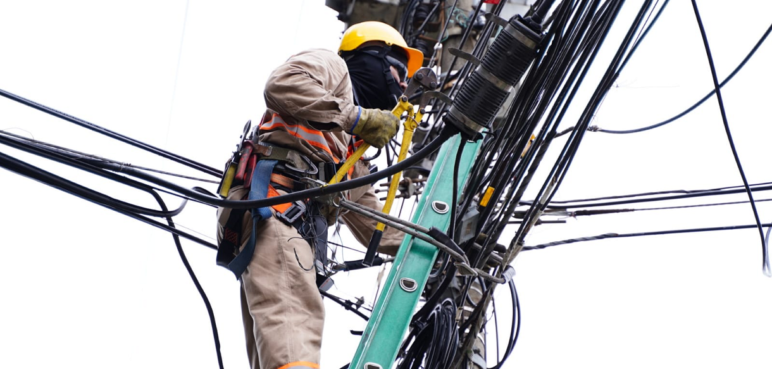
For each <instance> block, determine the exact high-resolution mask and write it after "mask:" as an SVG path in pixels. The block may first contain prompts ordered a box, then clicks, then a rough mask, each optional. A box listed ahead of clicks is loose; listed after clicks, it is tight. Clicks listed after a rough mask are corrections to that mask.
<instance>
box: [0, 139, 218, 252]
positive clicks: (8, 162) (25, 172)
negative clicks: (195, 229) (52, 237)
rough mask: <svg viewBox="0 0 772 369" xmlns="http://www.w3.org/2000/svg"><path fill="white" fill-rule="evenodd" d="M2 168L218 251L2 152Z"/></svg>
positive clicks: (0, 162)
mask: <svg viewBox="0 0 772 369" xmlns="http://www.w3.org/2000/svg"><path fill="white" fill-rule="evenodd" d="M0 167H3V168H6V169H8V170H10V171H12V172H15V173H17V174H20V175H22V176H25V177H28V178H31V179H34V180H37V181H39V182H41V183H43V184H46V185H49V186H51V187H54V188H56V189H59V190H61V191H64V192H67V193H70V194H72V195H74V196H77V197H80V198H82V199H84V200H88V201H90V202H93V203H95V204H97V205H101V206H103V207H105V208H108V209H111V210H114V211H116V212H118V213H121V214H123V215H126V216H128V217H131V218H134V219H137V220H139V221H142V222H145V223H147V224H150V225H152V226H154V227H157V228H160V229H162V230H165V231H167V232H170V233H173V234H176V235H179V236H182V237H185V238H187V239H189V240H191V241H194V242H197V243H200V244H202V245H204V246H207V247H209V248H211V249H213V250H217V246H216V245H214V244H212V243H211V242H208V241H206V240H203V239H201V238H199V237H196V236H194V235H191V234H189V233H187V232H184V231H181V230H179V229H176V228H172V227H169V226H168V225H166V224H163V223H159V222H156V221H154V220H152V219H148V218H146V217H143V216H142V215H139V214H137V213H134V212H132V211H129V210H127V209H126V208H125V207H121V206H114V205H111V204H108V203H105V202H101V201H99V200H97V199H93V198H91V197H90V196H89V193H87V192H79V191H74V190H73V189H72V188H70V187H68V182H69V181H67V182H60V180H62V179H61V178H60V177H58V176H56V175H53V174H51V173H49V172H46V171H44V170H41V169H39V168H37V167H34V166H32V165H29V164H27V163H25V162H23V161H20V160H17V159H14V158H12V157H10V156H8V155H5V154H4V153H2V152H0ZM71 190H73V191H71ZM75 190H77V188H75ZM100 195H101V194H100ZM102 196H104V195H102Z"/></svg>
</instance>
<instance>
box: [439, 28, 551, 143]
mask: <svg viewBox="0 0 772 369" xmlns="http://www.w3.org/2000/svg"><path fill="white" fill-rule="evenodd" d="M540 41H541V36H540V35H539V34H537V33H536V32H534V31H532V30H531V29H530V28H528V26H526V25H525V23H524V22H523V19H522V18H521V17H520V16H519V15H517V16H514V17H512V18H511V19H510V20H509V22H508V23H507V25H506V27H504V29H503V30H502V32H500V33H499V35H498V36H497V37H496V40H495V41H493V45H491V47H490V49H489V50H488V52H487V53H486V54H485V56H484V57H483V59H482V61H481V63H480V65H479V66H478V67H477V69H475V70H474V71H473V72H472V74H471V75H470V76H469V77H468V78H467V80H466V81H464V82H463V85H462V86H461V89H460V90H459V91H458V95H456V98H455V100H454V102H453V105H452V106H451V108H450V111H449V112H448V115H447V116H446V118H445V120H446V121H448V122H450V123H451V124H453V125H454V126H456V127H457V128H458V129H459V130H460V131H461V133H462V134H464V135H465V136H466V137H467V138H473V137H475V136H477V133H479V132H480V131H482V130H483V129H484V128H488V127H490V124H491V121H493V118H494V117H495V116H496V113H497V112H498V110H499V109H500V108H501V105H502V104H504V100H506V98H507V95H508V94H509V92H510V91H511V90H512V86H514V85H516V84H517V82H518V81H519V80H520V78H521V77H522V76H523V74H524V73H525V71H526V70H527V69H528V66H529V65H531V62H532V61H533V59H534V58H535V57H536V49H537V47H538V45H539V42H540Z"/></svg>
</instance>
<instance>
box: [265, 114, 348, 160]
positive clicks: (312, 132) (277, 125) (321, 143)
mask: <svg viewBox="0 0 772 369" xmlns="http://www.w3.org/2000/svg"><path fill="white" fill-rule="evenodd" d="M273 129H282V130H284V131H285V132H287V133H289V134H290V135H292V136H295V137H297V138H300V139H302V140H304V141H306V142H308V144H309V145H311V146H314V147H317V148H320V149H322V150H324V151H325V152H327V153H328V154H330V156H331V157H333V158H334V157H335V155H333V154H332V150H330V147H329V145H328V144H327V139H326V138H325V137H324V135H323V134H322V132H320V131H319V130H316V129H313V128H308V127H303V126H301V125H298V124H289V123H287V122H285V121H284V120H283V119H281V116H280V115H279V114H275V113H274V114H273V116H271V120H269V121H267V122H265V123H262V124H260V130H261V131H270V130H273Z"/></svg>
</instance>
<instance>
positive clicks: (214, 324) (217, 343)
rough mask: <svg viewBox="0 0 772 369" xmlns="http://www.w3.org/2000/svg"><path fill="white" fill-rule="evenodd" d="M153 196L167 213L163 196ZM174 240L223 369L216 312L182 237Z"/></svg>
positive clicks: (171, 225) (168, 218)
mask: <svg viewBox="0 0 772 369" xmlns="http://www.w3.org/2000/svg"><path fill="white" fill-rule="evenodd" d="M152 194H153V197H155V199H156V201H158V205H159V206H160V207H161V209H163V210H164V211H166V210H167V208H166V203H165V202H164V200H163V199H162V198H161V196H160V195H158V193H157V192H155V191H152ZM166 222H167V223H168V224H169V227H171V228H175V226H174V220H172V217H166ZM172 238H174V245H175V246H176V247H177V253H178V254H179V255H180V260H182V264H183V265H185V270H187V271H188V275H190V279H191V280H192V281H193V284H194V285H195V286H196V290H197V291H198V294H199V295H200V296H201V299H202V300H203V301H204V305H205V306H206V312H207V314H209V324H210V325H211V327H212V335H213V336H214V347H215V351H216V353H217V364H218V365H219V367H220V369H223V362H222V353H221V352H220V335H219V333H218V332H217V321H216V320H215V318H214V310H213V309H212V304H211V303H210V302H209V298H208V297H207V296H206V292H204V288H203V287H201V283H200V282H199V281H198V278H197V277H196V273H194V272H193V267H191V266H190V262H188V258H187V257H186V256H185V250H183V249H182V243H181V242H180V237H179V236H177V235H176V234H174V233H172Z"/></svg>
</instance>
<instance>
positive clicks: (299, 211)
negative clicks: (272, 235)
mask: <svg viewBox="0 0 772 369" xmlns="http://www.w3.org/2000/svg"><path fill="white" fill-rule="evenodd" d="M239 156H240V157H239V158H238V160H234V159H232V160H231V163H233V162H235V161H237V162H238V165H237V166H236V168H235V170H234V171H232V172H233V178H232V179H231V181H230V185H229V186H228V188H227V189H225V191H224V192H225V193H226V194H227V191H228V190H229V189H230V188H229V187H230V186H237V185H242V186H244V188H246V189H248V190H249V196H248V199H249V200H257V199H264V198H271V197H275V196H280V192H279V191H283V192H285V193H291V192H295V191H302V190H304V189H306V184H305V182H303V181H302V179H303V178H304V177H305V178H314V179H320V180H323V181H327V178H326V177H330V178H331V177H332V176H334V175H335V172H336V170H337V166H336V165H335V164H333V163H318V164H314V163H313V162H312V161H311V160H310V159H309V158H308V157H306V156H305V155H302V154H300V153H299V152H297V151H295V150H290V149H286V148H282V147H278V146H273V145H269V144H264V143H260V144H255V143H253V142H251V140H250V141H244V143H243V144H242V149H241V150H240V153H239ZM222 189H223V187H222V185H221V190H222ZM221 193H222V191H221ZM270 208H273V211H271V209H270ZM270 208H269V207H265V208H259V209H252V210H251V212H252V220H253V224H252V235H251V237H250V240H249V242H248V243H247V244H246V245H245V247H244V249H243V250H241V252H239V251H238V250H239V247H240V244H241V235H242V219H243V217H244V213H245V211H246V210H244V209H232V210H231V213H230V216H229V218H228V220H227V222H226V224H225V227H224V228H225V230H224V233H223V238H222V240H221V241H220V244H219V247H218V251H217V264H218V265H220V266H223V267H226V268H228V269H229V270H230V271H232V272H233V273H234V274H235V275H236V278H237V279H240V278H241V275H242V274H243V273H244V271H245V270H246V267H247V265H249V262H250V261H251V259H252V256H253V254H254V247H255V240H256V239H255V237H256V228H257V223H258V222H259V221H260V220H263V219H267V218H270V217H271V216H274V215H275V216H276V218H277V219H279V220H281V221H282V222H284V223H285V224H287V225H291V226H293V227H295V229H297V231H298V233H299V234H300V235H301V236H302V237H303V238H304V239H305V240H306V241H307V242H308V243H309V245H310V246H311V247H312V248H313V250H314V253H315V255H316V257H315V262H314V268H315V269H316V271H317V285H318V286H319V287H320V288H322V289H324V286H327V288H329V285H330V283H331V281H329V280H328V278H327V276H326V274H327V273H326V271H325V267H324V266H325V265H327V220H326V218H325V217H324V216H323V214H322V212H321V209H320V208H319V205H318V204H317V203H316V202H314V201H307V200H306V201H303V200H297V201H294V202H292V203H283V204H277V205H273V206H271V207H270ZM302 267H306V268H307V267H308V266H302Z"/></svg>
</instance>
